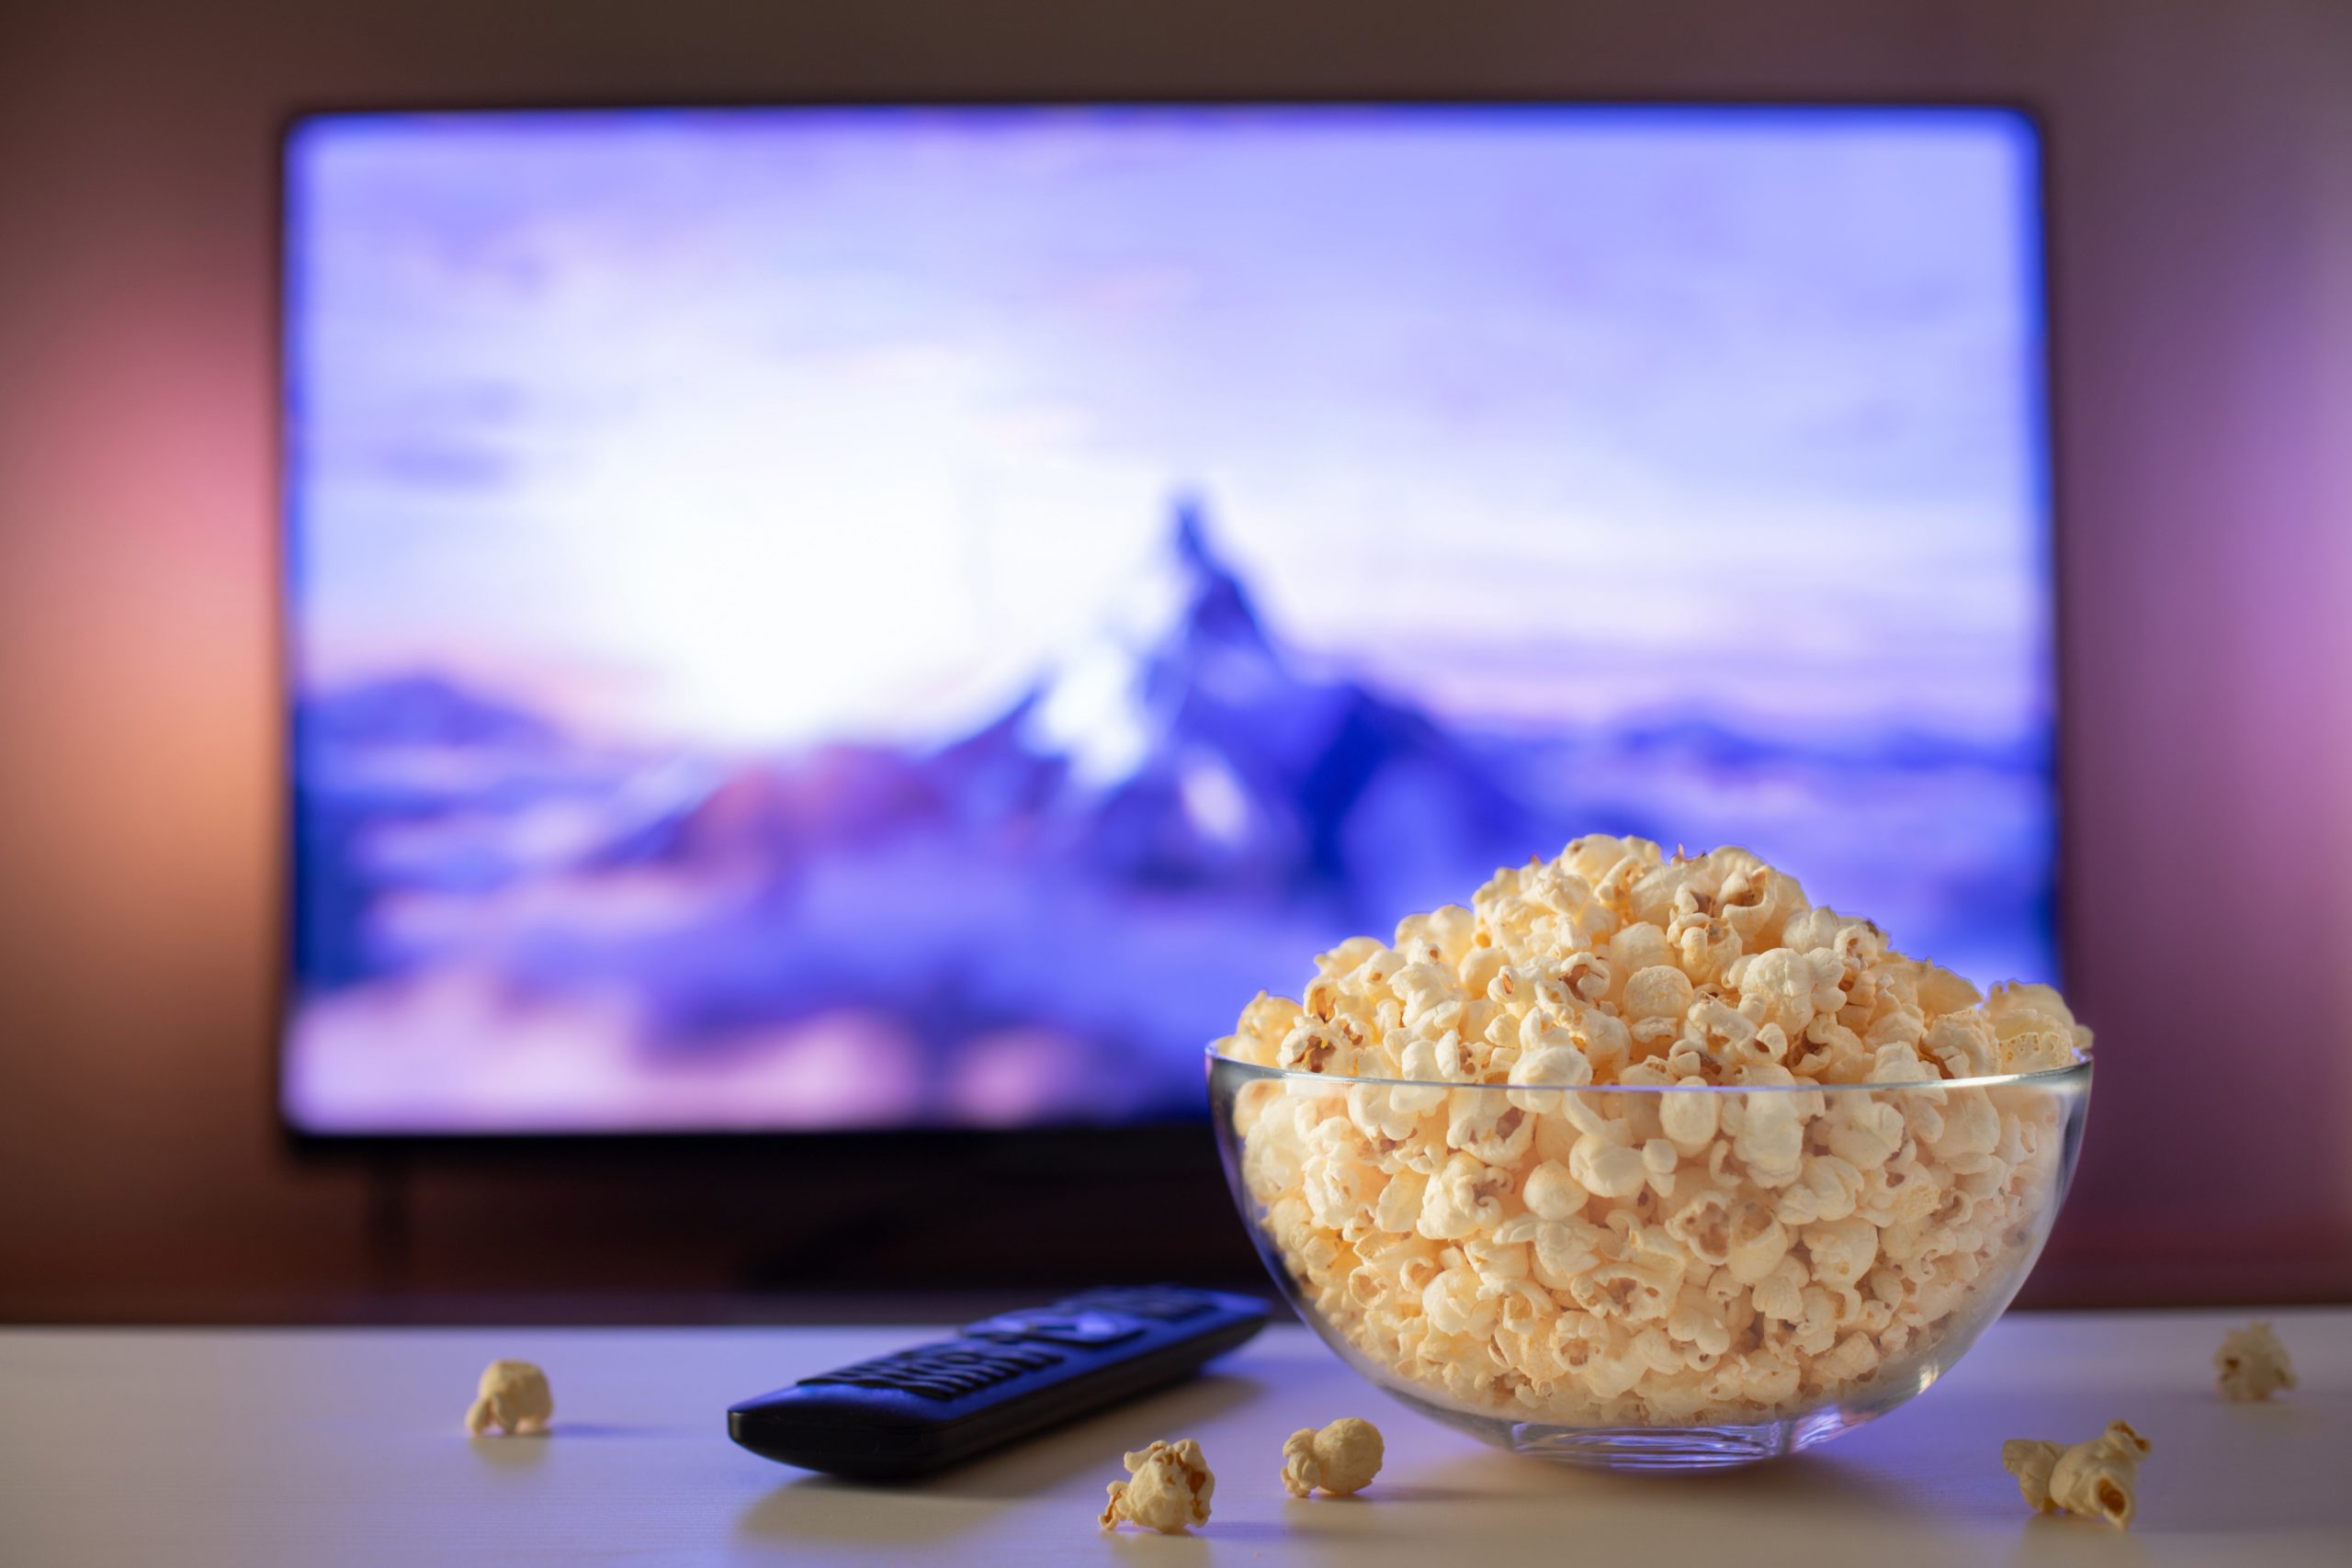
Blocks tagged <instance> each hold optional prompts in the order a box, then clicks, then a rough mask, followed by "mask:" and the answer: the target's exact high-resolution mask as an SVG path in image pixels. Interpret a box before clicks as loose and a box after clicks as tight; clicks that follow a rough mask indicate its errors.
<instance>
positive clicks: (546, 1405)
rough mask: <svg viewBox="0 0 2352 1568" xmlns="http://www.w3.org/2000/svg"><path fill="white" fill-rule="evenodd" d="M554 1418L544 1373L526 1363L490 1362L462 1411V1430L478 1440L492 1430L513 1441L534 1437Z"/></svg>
mask: <svg viewBox="0 0 2352 1568" xmlns="http://www.w3.org/2000/svg"><path fill="white" fill-rule="evenodd" d="M554 1418H555V1395H554V1394H553V1393H549V1392H548V1375H547V1373H545V1372H543V1371H539V1369H538V1368H537V1367H535V1366H533V1365H532V1364H531V1363H530V1362H528V1361H492V1363H491V1364H490V1365H489V1366H488V1367H486V1368H484V1369H483V1370H482V1374H481V1383H480V1384H478V1385H477V1386H476V1389H475V1393H474V1402H473V1404H470V1405H469V1406H467V1407H466V1430H467V1431H468V1432H469V1433H471V1434H472V1435H473V1436H475V1437H477V1438H479V1437H481V1435H482V1434H483V1433H484V1432H487V1431H489V1430H490V1429H491V1428H492V1427H498V1428H499V1429H500V1430H502V1431H503V1432H505V1433H507V1434H508V1435H510V1436H513V1437H517V1438H525V1437H536V1436H537V1435H538V1434H539V1433H541V1432H544V1431H546V1430H547V1429H548V1422H549V1421H551V1420H553V1419H554Z"/></svg>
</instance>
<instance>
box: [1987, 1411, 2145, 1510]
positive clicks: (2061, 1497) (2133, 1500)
mask: <svg viewBox="0 0 2352 1568" xmlns="http://www.w3.org/2000/svg"><path fill="white" fill-rule="evenodd" d="M2147 1452H2148V1439H2147V1438H2143V1437H2142V1436H2140V1434H2139V1433H2137V1432H2135V1431H2133V1430H2132V1429H2131V1425H2130V1423H2128V1422H2123V1421H2110V1422H2109V1423H2108V1425H2107V1430H2106V1431H2104V1432H2101V1433H2100V1434H2099V1435H2098V1437H2096V1438H2092V1439H2091V1440H2090V1441H2088V1442H2086V1443H2076V1444H2075V1446H2074V1447H2072V1448H2064V1447H2062V1446H2061V1445H2059V1444H2057V1443H2045V1442H2040V1441H2037V1440H2035V1439H2033V1438H2012V1439H2011V1440H2009V1441H2008V1442H2006V1443H2003V1444H2002V1445H2001V1464H2002V1466H2003V1468H2005V1469H2007V1471H2008V1472H2009V1473H2010V1474H2012V1475H2014V1476H2016V1477H2017V1478H2018V1492H2019V1493H2021V1494H2022V1495H2024V1497H2025V1500H2026V1503H2027V1506H2030V1507H2032V1508H2033V1509H2035V1510H2036V1511H2038V1512H2041V1513H2044V1514H2055V1513H2062V1512H2063V1513H2068V1514H2081V1515H2083V1516H2084V1517H2086V1518H2095V1519H2105V1520H2106V1521H2107V1522H2108V1523H2109V1524H2111V1525H2113V1526H2114V1527H2115V1528H2116V1529H2131V1516H2132V1514H2133V1513H2134V1512H2136V1511H2137V1509H2138V1507H2139V1501H2138V1496H2137V1494H2138V1491H2139V1486H2140V1461H2141V1460H2142V1459H2143V1458H2145V1457H2146V1455H2147Z"/></svg>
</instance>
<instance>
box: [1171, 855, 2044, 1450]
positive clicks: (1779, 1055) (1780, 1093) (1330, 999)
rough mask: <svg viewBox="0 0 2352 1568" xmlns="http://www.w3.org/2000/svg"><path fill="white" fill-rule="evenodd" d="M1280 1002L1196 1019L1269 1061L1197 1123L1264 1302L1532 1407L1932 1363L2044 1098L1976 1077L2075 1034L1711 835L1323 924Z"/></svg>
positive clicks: (1984, 1283) (1695, 1406)
mask: <svg viewBox="0 0 2352 1568" xmlns="http://www.w3.org/2000/svg"><path fill="white" fill-rule="evenodd" d="M1305 998H1306V999H1305V1002H1304V1005H1302V1004H1301V1003H1299V1002H1293V1001H1288V1000H1285V999H1283V998H1273V997H1267V996H1264V995H1262V994H1261V995H1260V996H1259V997H1258V998H1255V999H1254V1000H1252V1001H1251V1002H1250V1006H1249V1007H1248V1008H1247V1009H1245V1010H1243V1012H1242V1015H1241V1020H1240V1023H1239V1025H1238V1027H1237V1029H1236V1031H1235V1032H1234V1033H1233V1034H1232V1035H1230V1036H1227V1038H1225V1039H1223V1040H1221V1041H1219V1042H1218V1043H1217V1045H1216V1049H1217V1050H1218V1052H1219V1053H1220V1054H1222V1055H1226V1056H1227V1057H1230V1058H1232V1059H1234V1060H1237V1061H1240V1062H1245V1063H1250V1064H1253V1065H1255V1066H1260V1067H1267V1068H1276V1067H1280V1068H1283V1069H1286V1070H1287V1071H1288V1074H1289V1076H1287V1077H1283V1078H1281V1079H1268V1080H1264V1081H1261V1082H1253V1083H1250V1084H1246V1085H1244V1086H1242V1089H1241V1090H1240V1092H1239V1094H1238V1096H1237V1098H1236V1100H1235V1104H1234V1109H1233V1121H1232V1130H1233V1132H1234V1134H1236V1135H1237V1136H1238V1138H1239V1140H1240V1143H1241V1151H1240V1155H1241V1157H1240V1160H1239V1167H1240V1173H1241V1181H1242V1185H1243V1187H1244V1189H1245V1190H1246V1191H1247V1192H1248V1195H1249V1198H1250V1210H1251V1213H1252V1215H1253V1217H1254V1218H1255V1220H1256V1223H1257V1224H1259V1225H1260V1226H1261V1229H1262V1230H1263V1232H1264V1235H1265V1238H1266V1240H1267V1241H1268V1243H1269V1244H1270V1247H1271V1250H1272V1253H1273V1255H1274V1256H1276V1257H1277V1258H1280V1259H1281V1260H1282V1262H1283V1267H1284V1268H1286V1269H1287V1270H1288V1271H1289V1273H1290V1275H1291V1276H1292V1278H1293V1280H1294V1281H1295V1286H1296V1289H1297V1293H1298V1295H1299V1298H1300V1300H1301V1301H1302V1302H1303V1303H1305V1304H1306V1306H1307V1307H1308V1309H1309V1310H1311V1311H1312V1312H1313V1313H1314V1314H1315V1315H1316V1317H1317V1319H1318V1320H1319V1323H1320V1325H1322V1326H1324V1327H1326V1328H1328V1329H1329V1331H1330V1332H1331V1333H1332V1334H1333V1335H1334V1336H1335V1337H1339V1338H1340V1339H1342V1340H1344V1341H1345V1342H1346V1343H1347V1344H1348V1345H1349V1346H1350V1347H1351V1348H1353V1349H1354V1350H1355V1351H1356V1352H1358V1353H1359V1354H1361V1355H1362V1356H1363V1358H1364V1359H1366V1360H1368V1361H1369V1362H1371V1363H1372V1364H1373V1365H1374V1366H1375V1367H1377V1368H1379V1369H1381V1370H1383V1371H1385V1372H1387V1373H1389V1374H1392V1375H1393V1376H1394V1377H1395V1378H1397V1380H1398V1381H1400V1382H1403V1383H1405V1384H1407V1385H1410V1386H1412V1387H1414V1388H1416V1389H1418V1390H1419V1391H1420V1392H1422V1393H1426V1394H1427V1395H1428V1396H1430V1397H1431V1398H1433V1399H1436V1400H1438V1401H1439V1402H1441V1403H1442V1404H1445V1405H1447V1406H1448V1407H1450V1408H1454V1409H1463V1410H1475V1411H1480V1412H1484V1413H1489V1414H1495V1415H1500V1416H1508V1417H1510V1419H1513V1420H1544V1421H1551V1422H1557V1423H1561V1424H1564V1425H1582V1426H1595V1425H1597V1426H1612V1427H1613V1426H1634V1427H1640V1426H1684V1425H1691V1424H1713V1423H1718V1422H1744V1421H1754V1420H1758V1419H1770V1418H1772V1417H1775V1416H1785V1415H1788V1414H1790V1413H1792V1412H1794V1411H1798V1410H1802V1409H1805V1408H1809V1407H1813V1406H1815V1405H1817V1404H1820V1403H1821V1402H1823V1401H1824V1400H1828V1399H1837V1398H1842V1397H1846V1396H1849V1395H1857V1394H1862V1393H1867V1392H1868V1391H1869V1390H1870V1389H1871V1387H1872V1386H1873V1385H1876V1384H1883V1383H1884V1382H1886V1381H1887V1380H1888V1379H1889V1378H1890V1377H1892V1378H1893V1379H1894V1381H1896V1382H1900V1381H1902V1380H1903V1379H1905V1378H1907V1377H1909V1376H1910V1375H1912V1373H1913V1372H1914V1371H1917V1370H1919V1369H1920V1368H1921V1367H1922V1366H1923V1365H1925V1366H1927V1367H1928V1370H1930V1371H1933V1370H1934V1369H1935V1363H1936V1361H1937V1359H1938V1358H1939V1356H1940V1355H1941V1354H1942V1353H1943V1348H1944V1346H1946V1345H1947V1344H1948V1343H1949V1342H1950V1338H1951V1336H1952V1335H1954V1334H1955V1333H1959V1332H1963V1331H1965V1329H1966V1328H1967V1327H1968V1326H1969V1325H1971V1324H1973V1323H1975V1322H1977V1321H1979V1320H1980V1319H1981V1316H1982V1314H1983V1310H1984V1307H1985V1303H1986V1302H1987V1301H1988V1300H1991V1301H1998V1300H2005V1299H2007V1293H2008V1292H2009V1291H2011V1290H2012V1289H2014V1287H2015V1285H2016V1282H2017V1279H2018V1275H2019V1273H2021V1271H2022V1270H2023V1269H2025V1268H2026V1267H2027V1266H2028V1265H2029V1264H2030V1261H2031V1252H2032V1249H2031V1247H2030V1246H2027V1245H2025V1242H2024V1238H2026V1237H2028V1236H2029V1235H2030V1234H2031V1232H2032V1231H2033V1229H2034V1226H2035V1224H2036V1222H2037V1220H2038V1219H2040V1218H2041V1216H2043V1215H2044V1214H2046V1213H2047V1211H2048V1209H2049V1207H2050V1206H2051V1205H2052V1204H2053V1203H2055V1202H2056V1201H2057V1192H2058V1187H2059V1183H2060V1180H2061V1179H2062V1177H2063V1174H2064V1162H2065V1158H2066V1145H2067V1139H2066V1122H2067V1118H2068V1115H2069V1109H2070V1105H2071V1103H2072V1101H2071V1100H2070V1095H2069V1093H2068V1092H2067V1090H2066V1089H2064V1088H2063V1087H2061V1086H2055V1085H2052V1084H2049V1083H2038V1084H2006V1083H1997V1082H1996V1083H1986V1082H1984V1081H1982V1080H1984V1079H1985V1078H1987V1077H1994V1076H1996V1075H1997V1074H2002V1073H2007V1072H2015V1071H2021V1070H2031V1071H2042V1070H2046V1069H2058V1068H2065V1067H2070V1066H2075V1064H2076V1063H2078V1062H2079V1061H2081V1060H2083V1058H2084V1055H2085V1054H2086V1053H2087V1051H2088V1050H2089V1047H2090V1043H2091V1036H2090V1032H2089V1031H2088V1030H2087V1029H2085V1028H2084V1027H2083V1026H2082V1025H2080V1024H2079V1023H2077V1022H2076V1021H2075V1017H2074V1014H2073V1013H2072V1011H2071V1010H2068V1008H2067V1006H2066V1003H2065V1001H2064V998H2062V997H2061V996H2060V995H2059V994H2058V993H2057V992H2056V991H2054V990H2052V989H2051V988H2050V987H2046V986H2021V985H2010V986H2000V987H1994V988H1993V989H1992V990H1991V992H1990V993H1989V994H1986V993H1980V992H1979V991H1978V990H1977V989H1976V987H1973V986H1972V985H1970V984H1969V983H1968V982H1967V981H1966V980H1964V979H1962V977H1960V976H1957V975H1953V974H1951V972H1949V971H1947V970H1943V969H1939V968H1938V967H1936V966H1935V965H1934V964H1928V963H1924V962H1921V961H1919V960H1917V959H1913V958H1909V957H1906V956H1905V955H1904V954H1903V953H1899V952H1897V951H1895V950H1894V947H1893V945H1892V944H1891V942H1890V941H1889V939H1888V937H1887V934H1886V932H1885V931H1883V930H1881V929H1880V928H1879V927H1878V926H1876V925H1874V924H1872V923H1871V922H1870V921H1868V920H1860V919H1854V918H1852V917H1851V916H1849V915H1841V914H1839V913H1838V912H1837V911H1835V910H1832V909H1827V908H1816V907H1815V906H1814V905H1813V904H1812V903H1811V902H1810V901H1809V900H1808V899H1807V898H1806V897H1805V894H1804V888H1803V887H1801V886H1798V884H1797V883H1796V882H1795V880H1794V879H1792V878H1791V877H1789V876H1788V875H1786V874H1783V873H1781V872H1779V871H1776V870H1774V869H1772V868H1771V867H1770V866H1767V865H1765V864H1764V863H1762V862H1761V861H1759V860H1758V859H1757V857H1755V856H1754V855H1752V854H1749V853H1747V852H1746V851H1744V850H1736V849H1721V850H1716V851H1714V852H1712V853H1709V854H1705V855H1701V856H1697V857H1695V858H1694V857H1691V856H1689V855H1684V854H1676V855H1673V856H1671V857H1670V858H1669V857H1668V855H1667V854H1666V853H1665V852H1662V851H1661V850H1660V849H1659V847H1658V846H1657V844H1655V843H1653V842H1650V841H1649V840H1643V839H1620V838H1614V837H1611V836H1609V835H1606V834H1592V835H1588V836H1587V837H1584V838H1581V839H1577V840H1575V841H1574V842H1572V843H1570V844H1569V845H1568V846H1567V847H1566V849H1565V850H1564V851H1562V852H1561V853H1560V854H1559V855H1558V856H1557V857H1556V858H1555V859H1553V860H1551V861H1548V862H1547V861H1543V860H1534V859H1531V860H1530V861H1529V863H1527V864H1525V865H1521V866H1513V867H1507V868H1505V869H1503V870H1501V871H1498V872H1497V873H1496V874H1495V875H1494V877H1493V878H1492V879H1491V880H1489V881H1488V882H1487V885H1486V886H1483V887H1481V888H1479V889H1478V890H1477V893H1476V896H1475V897H1473V898H1472V900H1471V904H1470V907H1469V908H1466V909H1465V908H1458V907H1455V906H1447V907H1445V908H1440V909H1437V910H1434V911H1432V912H1430V913H1429V914H1426V915H1414V916H1411V917H1408V919H1405V920H1404V921H1402V922H1400V923H1399V924H1398V926H1397V932H1396V937H1395V939H1394V941H1393V942H1385V943H1384V942H1381V941H1380V940H1379V939H1377V938H1374V937H1368V936H1365V937H1355V938H1351V940H1349V941H1347V942H1342V943H1340V945H1339V946H1337V947H1335V948H1333V949H1332V950H1331V951H1329V952H1328V953H1323V954H1321V955H1319V956H1318V957H1317V959H1316V974H1315V976H1314V977H1313V979H1312V981H1311V982H1310V983H1309V985H1308V986H1307V987H1306V992H1305ZM1310 1036H1311V1037H1312V1038H1310ZM1327 1079H1328V1080H1329V1081H1328V1082H1327V1081H1326V1080H1327ZM1687 1089H1713V1090H1721V1091H1724V1092H1721V1093H1709V1094H1686V1093H1678V1092H1672V1091H1676V1090H1687ZM1612 1091H1618V1092H1612ZM1309 1461H1313V1464H1314V1468H1315V1471H1316V1473H1317V1476H1320V1475H1321V1473H1322V1472H1323V1470H1324V1468H1325V1466H1324V1463H1323V1461H1321V1459H1320V1458H1319V1457H1318V1456H1317V1454H1316V1453H1315V1450H1314V1447H1313V1444H1312V1443H1309V1444H1307V1445H1306V1446H1305V1447H1304V1448H1301V1447H1299V1446H1297V1445H1296V1444H1295V1443H1294V1444H1293V1445H1289V1446H1286V1447H1285V1449H1284V1452H1283V1469H1284V1472H1285V1478H1286V1480H1287V1481H1295V1482H1297V1483H1302V1484H1306V1485H1308V1486H1313V1485H1322V1484H1324V1483H1322V1482H1321V1481H1320V1480H1313V1481H1309V1480H1308V1479H1307V1476H1306V1471H1307V1467H1308V1462H1309ZM2055 1464H2056V1460H2055V1458H2054V1456H2053V1457H2052V1460H2051V1467H2052V1468H2054V1466H2055ZM1294 1472H1295V1473H1294ZM2046 1483H2047V1473H2046V1472H2044V1477H2043V1484H2044V1485H2045V1489H2046ZM1298 1489H1299V1486H1298V1485H1294V1486H1293V1490H1294V1491H1296V1490H1298ZM1325 1489H1327V1490H1328V1489H1329V1488H1328V1486H1326V1488H1325Z"/></svg>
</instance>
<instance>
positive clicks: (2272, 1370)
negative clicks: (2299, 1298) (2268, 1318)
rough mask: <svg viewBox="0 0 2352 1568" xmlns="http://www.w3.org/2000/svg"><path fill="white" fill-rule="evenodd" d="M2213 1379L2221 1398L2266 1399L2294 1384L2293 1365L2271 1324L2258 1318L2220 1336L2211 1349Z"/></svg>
mask: <svg viewBox="0 0 2352 1568" xmlns="http://www.w3.org/2000/svg"><path fill="white" fill-rule="evenodd" d="M2213 1380H2214V1383H2215V1385H2216V1386H2217V1387H2218V1388H2219V1389H2220V1390H2221V1394H2222V1398H2223V1399H2237V1400H2245V1399H2268V1398H2269V1397H2270V1396H2271V1395H2272V1394H2274V1393H2278V1391H2279V1390H2280V1389H2282V1388H2292V1387H2294V1386H2295V1368H2294V1363H2293V1362H2291V1361H2290V1360H2288V1359H2287V1347H2285V1346H2284V1345H2281V1344H2280V1343H2278V1335H2277V1334H2275V1333H2273V1332H2272V1331H2271V1327H2270V1325H2269V1324H2267V1323H2265V1322H2262V1321H2259V1320H2257V1321H2256V1322H2253V1323H2250V1324H2247V1325H2245V1327H2244V1328H2233V1329H2231V1330H2230V1331H2229V1332H2228V1333H2227V1334H2225V1335H2223V1336H2222V1348H2220V1349H2218V1350H2216V1351H2214V1352H2213Z"/></svg>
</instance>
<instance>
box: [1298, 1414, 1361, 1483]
mask: <svg viewBox="0 0 2352 1568" xmlns="http://www.w3.org/2000/svg"><path fill="white" fill-rule="evenodd" d="M1384 1457H1385V1448H1384V1445H1383V1444H1382V1442H1381V1440H1380V1428H1379V1427H1374V1425H1373V1424H1372V1423H1371V1422H1369V1421H1360V1420H1358V1419H1356V1418H1355V1417H1354V1416H1341V1417H1340V1419H1339V1420H1337V1421H1334V1422H1332V1423H1331V1424H1330V1425H1329V1426H1328V1427H1324V1428H1323V1429H1322V1430H1321V1431H1319V1432H1318V1431H1316V1430H1315V1429H1314V1428H1313V1427H1301V1428H1299V1429H1298V1430H1297V1431H1295V1432H1293V1433H1292V1434H1291V1435H1290V1438H1289V1440H1288V1441H1287V1442H1285V1443H1283V1490H1284V1491H1286V1492H1288V1493H1289V1494H1290V1495H1292V1496H1294V1497H1304V1496H1306V1495H1307V1494H1308V1493H1310V1492H1313V1491H1315V1490H1316V1489H1317V1487H1320V1488H1321V1489H1322V1490H1324V1491H1325V1492H1328V1493H1329V1494H1331V1495H1333V1496H1335V1497H1345V1496H1347V1495H1350V1494H1351V1493H1356V1492H1361V1491H1363V1489H1364V1488H1365V1487H1366V1486H1369V1485H1371V1484H1372V1478H1373V1477H1374V1476H1375V1475H1378V1474H1379V1473H1380V1461H1381V1460H1382V1459H1383V1458H1384Z"/></svg>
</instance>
